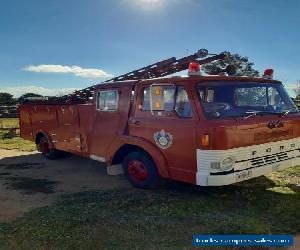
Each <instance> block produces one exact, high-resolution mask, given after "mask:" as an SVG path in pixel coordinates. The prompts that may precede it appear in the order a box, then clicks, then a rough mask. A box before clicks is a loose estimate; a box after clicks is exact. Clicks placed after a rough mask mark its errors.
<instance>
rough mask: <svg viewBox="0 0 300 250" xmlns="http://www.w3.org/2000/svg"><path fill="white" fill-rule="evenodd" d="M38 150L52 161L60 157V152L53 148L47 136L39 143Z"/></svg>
mask: <svg viewBox="0 0 300 250" xmlns="http://www.w3.org/2000/svg"><path fill="white" fill-rule="evenodd" d="M38 150H39V151H40V152H41V153H42V155H43V156H44V157H46V158H48V159H50V160H54V159H56V158H58V157H60V151H58V150H56V149H55V148H53V147H52V146H51V144H50V142H49V140H48V139H47V137H46V136H43V137H42V138H41V139H40V140H39V142H38Z"/></svg>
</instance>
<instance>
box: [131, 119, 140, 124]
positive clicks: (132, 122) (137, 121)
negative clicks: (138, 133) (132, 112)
mask: <svg viewBox="0 0 300 250" xmlns="http://www.w3.org/2000/svg"><path fill="white" fill-rule="evenodd" d="M131 124H134V125H141V121H139V120H135V119H132V120H131Z"/></svg>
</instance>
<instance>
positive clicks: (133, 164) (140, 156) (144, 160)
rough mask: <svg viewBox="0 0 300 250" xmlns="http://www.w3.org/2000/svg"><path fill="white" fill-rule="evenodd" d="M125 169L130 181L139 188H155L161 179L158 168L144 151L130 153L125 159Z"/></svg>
mask: <svg viewBox="0 0 300 250" xmlns="http://www.w3.org/2000/svg"><path fill="white" fill-rule="evenodd" d="M122 165H123V170H124V173H125V175H126V177H127V179H128V180H129V182H130V183H131V184H132V185H133V186H134V187H137V188H154V187H156V186H157V184H158V181H159V178H160V177H159V174H158V171H157V168H156V166H155V164H154V162H153V160H152V159H151V157H150V156H149V155H148V154H146V153H144V152H132V153H129V154H128V155H127V156H126V157H125V159H124V160H123V164H122Z"/></svg>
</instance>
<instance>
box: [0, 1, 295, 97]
mask: <svg viewBox="0 0 300 250" xmlns="http://www.w3.org/2000/svg"><path fill="white" fill-rule="evenodd" d="M299 27H300V1H298V0H285V1H283V0H251V1H248V0H110V1H106V0H51V1H46V0H26V1H22V0H0V91H7V92H11V93H13V94H14V95H15V96H18V95H21V94H22V93H24V92H38V93H41V94H45V95H54V94H64V93H65V92H70V91H73V90H74V89H80V88H84V87H87V86H90V85H93V84H97V83H100V82H102V81H104V80H107V79H109V78H110V77H111V76H113V75H115V76H117V75H120V74H123V73H126V72H129V71H132V70H134V69H137V68H140V67H143V66H146V65H148V64H151V63H154V62H156V61H160V60H163V59H166V58H169V57H173V56H175V57H182V56H186V55H187V54H188V53H190V54H192V53H194V52H196V51H197V50H198V49H201V48H206V49H208V50H209V52H211V53H220V52H222V51H230V52H232V53H239V54H240V55H242V56H247V57H249V60H250V61H251V62H254V67H255V68H256V69H258V70H259V71H260V72H262V71H263V70H264V69H266V68H273V69H274V70H275V78H276V79H279V80H281V81H283V82H284V83H286V84H289V85H287V86H295V84H296V83H297V81H298V80H300V57H299V55H300V28H299ZM299 85H300V83H299Z"/></svg>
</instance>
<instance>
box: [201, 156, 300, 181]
mask: <svg viewBox="0 0 300 250" xmlns="http://www.w3.org/2000/svg"><path fill="white" fill-rule="evenodd" d="M297 165H300V158H299V157H297V158H293V159H289V160H286V161H281V162H275V163H272V164H269V165H265V166H261V167H255V168H249V169H246V170H242V171H236V172H234V173H231V174H226V175H208V176H207V182H206V185H207V186H224V185H229V184H233V183H237V182H241V181H244V180H249V179H252V178H255V177H258V176H261V175H266V174H269V173H271V172H274V171H280V170H284V169H286V168H289V167H294V166H297ZM249 171H250V172H249ZM202 180H203V177H202ZM206 185H205V186H206Z"/></svg>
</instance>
